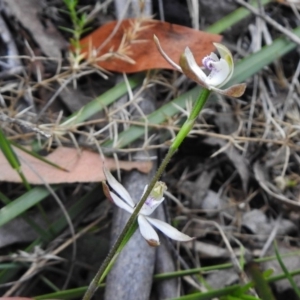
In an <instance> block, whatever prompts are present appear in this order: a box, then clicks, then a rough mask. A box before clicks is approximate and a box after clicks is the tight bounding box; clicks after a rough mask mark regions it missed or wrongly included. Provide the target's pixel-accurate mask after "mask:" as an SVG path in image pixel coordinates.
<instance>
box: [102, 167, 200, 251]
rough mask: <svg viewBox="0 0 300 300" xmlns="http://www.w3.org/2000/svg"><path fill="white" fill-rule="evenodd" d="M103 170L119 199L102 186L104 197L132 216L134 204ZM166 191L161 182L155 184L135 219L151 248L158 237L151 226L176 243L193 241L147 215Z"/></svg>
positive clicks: (158, 203) (157, 204)
mask: <svg viewBox="0 0 300 300" xmlns="http://www.w3.org/2000/svg"><path fill="white" fill-rule="evenodd" d="M103 170H104V174H105V177H106V180H107V182H108V184H109V185H110V187H111V188H112V189H113V190H114V191H115V192H116V193H117V194H118V195H119V196H120V197H119V196H118V195H117V194H115V193H114V192H112V191H110V190H109V188H108V186H107V185H106V184H104V185H103V186H104V192H105V195H106V196H107V197H108V198H109V199H110V200H112V201H113V202H114V203H115V204H116V205H117V206H119V207H120V208H122V209H125V210H126V211H127V212H129V213H130V214H132V212H133V211H134V207H135V204H134V202H133V200H132V198H131V197H130V195H129V193H128V191H127V190H126V189H125V188H124V187H123V185H121V184H120V183H119V182H118V181H117V180H116V179H115V178H114V177H113V175H112V174H111V173H110V171H109V170H107V169H106V168H104V169H103ZM146 189H147V186H146V187H145V189H144V193H145V191H146ZM166 189H167V187H166V185H165V183H163V182H161V181H159V182H157V183H156V184H155V186H154V188H153V190H152V192H151V193H150V195H149V197H148V198H147V200H146V202H145V203H144V205H143V207H142V209H141V210H140V212H139V215H138V218H137V220H138V224H139V229H140V232H141V234H142V236H143V237H144V238H145V239H146V241H147V243H148V244H149V245H150V246H152V247H156V246H158V245H159V237H158V235H157V233H156V231H155V230H154V229H153V227H152V226H154V227H156V228H157V229H159V230H160V231H161V232H163V233H164V234H165V235H166V236H168V237H169V238H171V239H173V240H176V241H180V242H187V241H191V240H193V239H194V238H192V237H190V236H188V235H186V234H184V233H182V232H180V231H179V230H177V229H176V228H174V227H173V226H171V225H169V224H167V223H166V222H163V221H161V220H158V219H154V218H151V217H149V215H151V214H152V213H153V212H154V210H155V209H156V208H157V207H158V206H159V205H160V204H161V203H162V202H163V201H164V197H163V193H164V191H165V190H166Z"/></svg>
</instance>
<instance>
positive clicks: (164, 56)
mask: <svg viewBox="0 0 300 300" xmlns="http://www.w3.org/2000/svg"><path fill="white" fill-rule="evenodd" d="M153 39H154V42H155V44H156V46H157V49H158V51H159V52H160V54H161V55H162V57H163V58H164V59H165V60H166V61H167V62H168V63H169V64H170V65H171V66H172V67H173V68H175V69H176V70H177V71H179V72H182V70H181V68H180V66H178V65H177V64H176V63H175V62H174V61H173V60H172V59H171V58H170V57H169V56H168V55H167V54H166V52H165V51H164V50H163V49H162V47H161V46H160V43H159V39H158V38H157V36H156V35H154V36H153Z"/></svg>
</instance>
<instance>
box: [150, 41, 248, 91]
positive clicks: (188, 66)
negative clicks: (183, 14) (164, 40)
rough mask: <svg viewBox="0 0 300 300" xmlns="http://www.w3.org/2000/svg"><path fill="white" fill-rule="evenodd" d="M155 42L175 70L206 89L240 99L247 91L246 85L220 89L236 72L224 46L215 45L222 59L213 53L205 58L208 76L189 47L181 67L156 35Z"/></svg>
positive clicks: (181, 60) (180, 62)
mask: <svg viewBox="0 0 300 300" xmlns="http://www.w3.org/2000/svg"><path fill="white" fill-rule="evenodd" d="M154 41H155V43H156V45H157V48H158V50H159V52H160V53H161V55H162V56H163V57H164V59H165V60H166V61H167V62H168V63H169V64H171V66H173V68H175V69H176V70H178V71H179V72H181V73H183V74H185V75H186V76H187V77H189V78H190V79H192V80H194V81H195V82H197V83H198V84H199V85H201V86H203V87H204V88H206V89H209V90H213V91H215V92H217V93H219V94H223V95H226V96H231V97H240V96H242V95H243V94H244V92H245V89H246V84H245V83H241V84H236V85H233V86H231V87H229V88H228V89H225V90H221V89H220V87H222V86H224V85H225V84H226V83H227V82H228V81H229V80H230V78H231V77H232V74H233V70H234V63H233V58H232V55H231V52H230V51H229V49H228V48H227V47H225V46H224V45H222V44H219V43H214V46H215V47H216V48H217V50H218V52H219V54H220V56H221V58H219V57H218V56H217V55H216V54H215V53H211V54H210V55H208V56H206V57H204V58H203V60H202V64H203V66H204V68H205V69H207V70H208V75H206V74H205V73H204V72H203V71H202V69H201V68H200V67H199V66H198V64H197V63H196V60H195V58H194V55H193V53H192V52H191V50H190V49H189V48H188V47H186V48H185V51H184V52H183V53H182V55H181V57H180V60H179V65H177V64H176V63H175V62H174V61H172V60H171V58H170V57H169V56H168V55H167V54H166V53H165V52H164V51H163V49H162V47H161V46H160V43H159V40H158V38H157V37H156V36H155V35H154Z"/></svg>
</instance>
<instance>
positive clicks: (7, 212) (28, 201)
mask: <svg viewBox="0 0 300 300" xmlns="http://www.w3.org/2000/svg"><path fill="white" fill-rule="evenodd" d="M48 195H49V191H48V190H47V189H45V188H44V187H35V188H33V189H31V190H30V191H28V192H27V193H25V194H23V195H22V196H20V197H19V198H17V199H16V200H14V201H12V202H10V203H9V204H7V205H6V206H4V207H2V208H1V209H0V227H1V226H3V225H4V224H6V223H8V222H9V221H11V220H13V219H14V218H16V217H18V216H19V215H21V214H22V213H24V212H25V211H26V210H28V209H29V208H31V207H33V206H34V205H36V204H38V203H39V202H40V201H42V200H44V199H45V198H46V197H47V196H48Z"/></svg>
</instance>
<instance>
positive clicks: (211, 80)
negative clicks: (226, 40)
mask: <svg viewBox="0 0 300 300" xmlns="http://www.w3.org/2000/svg"><path fill="white" fill-rule="evenodd" d="M210 64H211V66H212V70H211V72H210V73H209V75H208V76H207V79H206V81H205V82H206V84H207V85H208V86H210V87H220V86H223V85H224V84H225V83H226V82H227V81H228V78H230V77H229V76H230V73H231V70H230V69H229V66H228V64H227V62H226V61H225V59H223V58H221V59H220V60H219V61H216V62H213V61H211V62H210Z"/></svg>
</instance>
